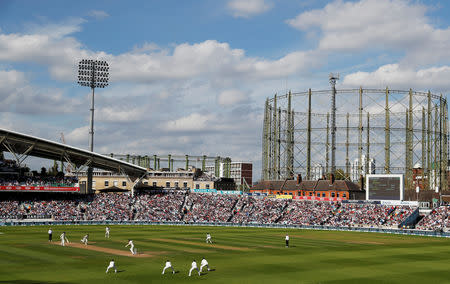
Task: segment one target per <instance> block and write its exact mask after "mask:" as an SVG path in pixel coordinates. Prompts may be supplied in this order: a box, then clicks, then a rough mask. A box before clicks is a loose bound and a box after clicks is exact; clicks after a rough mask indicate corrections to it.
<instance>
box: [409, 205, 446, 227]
mask: <svg viewBox="0 0 450 284" xmlns="http://www.w3.org/2000/svg"><path fill="white" fill-rule="evenodd" d="M449 213H450V208H449V206H440V207H438V208H435V209H434V210H433V211H432V212H431V213H430V214H429V215H427V216H425V217H424V218H423V219H422V220H420V222H419V223H418V224H417V226H416V228H417V229H420V230H431V231H446V232H447V231H449V229H450V214H449Z"/></svg>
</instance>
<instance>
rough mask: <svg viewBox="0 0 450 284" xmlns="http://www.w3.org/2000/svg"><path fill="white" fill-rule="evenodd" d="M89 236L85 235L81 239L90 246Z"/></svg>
mask: <svg viewBox="0 0 450 284" xmlns="http://www.w3.org/2000/svg"><path fill="white" fill-rule="evenodd" d="M88 239H89V234H86V235H84V237H83V238H82V239H81V242H82V243H83V244H85V245H87V244H88Z"/></svg>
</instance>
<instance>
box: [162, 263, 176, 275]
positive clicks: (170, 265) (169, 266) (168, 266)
mask: <svg viewBox="0 0 450 284" xmlns="http://www.w3.org/2000/svg"><path fill="white" fill-rule="evenodd" d="M167 268H170V269H172V274H175V270H174V269H173V267H172V263H170V261H169V260H166V266H164V269H163V271H162V273H161V274H164V272H165V271H166V269H167Z"/></svg>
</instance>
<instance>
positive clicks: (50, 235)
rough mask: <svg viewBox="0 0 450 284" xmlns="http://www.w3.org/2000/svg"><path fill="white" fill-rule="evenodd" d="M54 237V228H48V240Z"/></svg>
mask: <svg viewBox="0 0 450 284" xmlns="http://www.w3.org/2000/svg"><path fill="white" fill-rule="evenodd" d="M52 237H53V231H52V228H50V229H48V241H49V242H51V241H52Z"/></svg>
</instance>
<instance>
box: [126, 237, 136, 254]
mask: <svg viewBox="0 0 450 284" xmlns="http://www.w3.org/2000/svg"><path fill="white" fill-rule="evenodd" d="M127 246H130V251H131V253H132V254H133V255H135V254H136V250H135V249H134V244H133V240H128V244H127V245H126V246H125V247H127Z"/></svg>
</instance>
